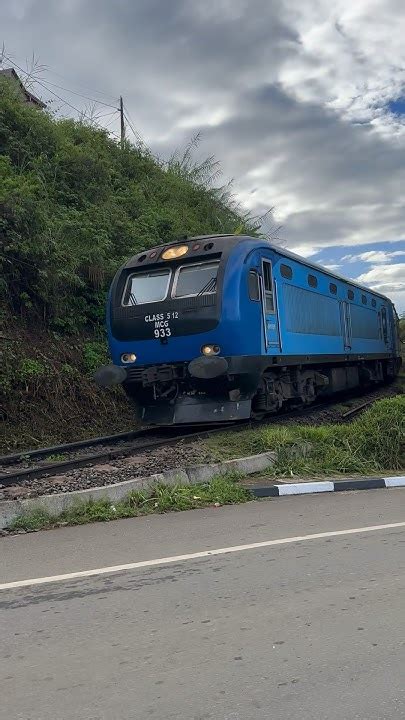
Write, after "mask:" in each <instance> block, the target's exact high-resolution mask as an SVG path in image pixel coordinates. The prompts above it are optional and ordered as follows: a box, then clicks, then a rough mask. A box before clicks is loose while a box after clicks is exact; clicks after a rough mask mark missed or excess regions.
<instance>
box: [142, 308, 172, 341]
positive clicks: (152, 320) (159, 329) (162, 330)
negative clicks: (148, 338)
mask: <svg viewBox="0 0 405 720" xmlns="http://www.w3.org/2000/svg"><path fill="white" fill-rule="evenodd" d="M178 317H179V313H178V312H177V310H174V311H172V312H165V313H156V314H155V315H145V322H146V323H149V324H150V328H151V330H152V331H153V337H155V338H156V339H158V338H165V337H166V338H167V337H170V336H171V334H172V328H171V325H172V322H173V320H177V319H178Z"/></svg>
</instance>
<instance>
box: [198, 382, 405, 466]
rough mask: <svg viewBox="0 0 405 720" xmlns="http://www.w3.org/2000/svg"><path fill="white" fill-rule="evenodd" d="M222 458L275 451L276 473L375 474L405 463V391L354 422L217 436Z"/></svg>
mask: <svg viewBox="0 0 405 720" xmlns="http://www.w3.org/2000/svg"><path fill="white" fill-rule="evenodd" d="M206 444H207V445H208V447H209V449H210V450H211V452H212V454H213V456H214V458H215V459H216V460H223V459H228V458H231V457H237V456H242V455H252V454H254V453H261V452H266V451H268V450H274V451H276V453H277V459H276V462H275V464H274V465H273V466H272V467H270V468H269V470H268V471H267V472H266V474H267V475H270V476H272V477H279V478H280V477H294V476H296V477H298V476H301V477H305V476H313V475H325V474H328V473H330V474H333V475H340V474H347V473H374V472H378V471H381V470H388V469H389V470H391V471H394V470H400V469H403V468H405V396H403V395H399V396H396V397H393V398H386V399H383V400H379V401H378V402H376V403H375V404H374V405H373V406H372V407H371V408H370V409H369V410H367V411H366V412H364V413H363V414H362V415H361V416H360V417H359V418H357V419H356V420H354V421H353V422H352V423H350V424H342V425H324V426H319V427H316V426H315V427H314V426H309V425H296V426H293V425H288V426H284V427H277V426H276V425H268V426H267V427H266V426H265V427H261V428H257V429H254V430H245V431H240V432H236V433H235V432H233V433H227V434H226V437H224V436H223V435H222V436H221V437H220V436H213V437H212V438H210V439H209V440H207V441H206Z"/></svg>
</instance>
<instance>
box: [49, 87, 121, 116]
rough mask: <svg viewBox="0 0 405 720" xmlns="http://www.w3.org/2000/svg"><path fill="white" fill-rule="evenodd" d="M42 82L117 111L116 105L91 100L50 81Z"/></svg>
mask: <svg viewBox="0 0 405 720" xmlns="http://www.w3.org/2000/svg"><path fill="white" fill-rule="evenodd" d="M42 82H44V83H46V84H47V85H52V86H53V87H57V88H59V90H65V92H68V93H72V95H78V96H79V97H81V98H85V99H86V100H90V101H91V102H94V103H97V104H98V105H105V106H106V107H109V108H114V109H115V110H116V109H117V108H116V106H115V105H111V104H110V103H106V102H103V101H102V100H96V99H95V98H91V97H89V96H88V95H82V94H81V93H78V92H76V91H75V90H69V88H65V87H62V85H57V84H56V83H53V82H51V81H50V80H42Z"/></svg>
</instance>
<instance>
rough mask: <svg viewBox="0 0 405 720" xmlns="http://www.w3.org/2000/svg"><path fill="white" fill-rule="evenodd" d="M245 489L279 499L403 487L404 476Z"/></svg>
mask: <svg viewBox="0 0 405 720" xmlns="http://www.w3.org/2000/svg"><path fill="white" fill-rule="evenodd" d="M246 487H247V488H248V489H249V490H250V491H251V493H252V494H253V495H254V496H255V497H258V498H266V497H281V496H282V495H309V494H312V493H321V492H322V493H323V492H342V491H344V490H375V489H376V488H392V487H405V476H398V477H386V478H375V477H374V478H356V479H353V480H336V481H333V482H329V481H321V482H301V483H283V484H282V485H278V484H277V485H249V486H247V485H246Z"/></svg>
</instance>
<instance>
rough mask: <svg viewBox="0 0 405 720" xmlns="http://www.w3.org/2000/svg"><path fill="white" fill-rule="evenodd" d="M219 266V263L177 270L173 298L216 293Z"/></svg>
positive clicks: (188, 266)
mask: <svg viewBox="0 0 405 720" xmlns="http://www.w3.org/2000/svg"><path fill="white" fill-rule="evenodd" d="M218 266H219V262H210V263H200V264H198V265H183V266H182V267H180V268H179V269H178V270H177V273H176V277H175V279H174V283H173V292H172V296H173V297H175V298H182V297H196V296H197V295H208V294H212V293H215V292H216V291H217V274H218Z"/></svg>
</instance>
